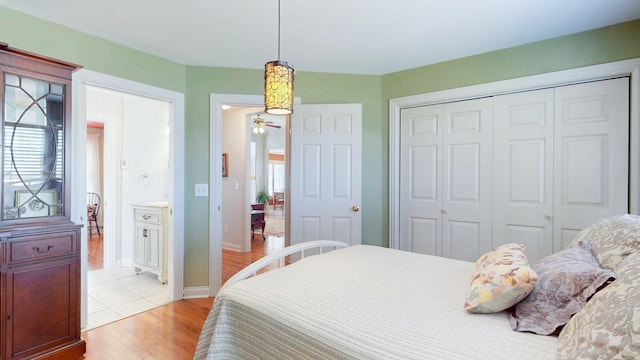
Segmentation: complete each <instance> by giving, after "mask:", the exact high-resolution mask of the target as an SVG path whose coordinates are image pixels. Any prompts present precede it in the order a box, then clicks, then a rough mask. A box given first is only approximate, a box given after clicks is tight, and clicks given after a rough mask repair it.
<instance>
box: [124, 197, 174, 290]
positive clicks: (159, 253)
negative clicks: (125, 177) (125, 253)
mask: <svg viewBox="0 0 640 360" xmlns="http://www.w3.org/2000/svg"><path fill="white" fill-rule="evenodd" d="M168 209H169V207H168V204H167V203H165V202H157V203H147V204H142V205H137V204H136V205H133V216H134V221H135V235H134V248H133V265H134V267H135V270H136V273H138V274H139V273H141V272H142V271H147V272H150V273H153V274H156V275H158V281H160V282H161V283H163V284H166V282H167V270H168V266H167V256H168V254H167V249H168V247H167V243H168V231H167V224H168V219H167V213H168Z"/></svg>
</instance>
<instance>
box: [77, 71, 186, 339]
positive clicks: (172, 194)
mask: <svg viewBox="0 0 640 360" xmlns="http://www.w3.org/2000/svg"><path fill="white" fill-rule="evenodd" d="M73 86H74V90H73V92H74V100H73V106H74V111H73V113H74V121H73V127H74V134H76V136H75V137H74V143H73V144H74V149H76V151H74V157H73V159H72V161H73V165H74V169H75V170H76V171H74V179H73V180H74V183H75V184H77V186H76V187H74V192H73V194H72V200H73V203H74V205H75V206H74V211H75V212H73V211H72V218H73V220H74V221H76V222H79V223H85V224H86V222H85V221H86V219H85V217H86V216H87V210H86V209H87V203H86V201H87V200H86V199H87V195H86V192H87V183H86V182H87V171H86V170H87V138H86V134H87V123H88V122H101V123H103V124H104V143H105V149H104V154H105V158H104V166H103V169H104V170H103V171H104V174H106V175H105V176H104V178H103V191H104V194H102V195H103V196H102V198H103V206H102V210H101V212H102V214H103V218H101V219H100V220H99V221H102V223H99V226H100V230H101V234H102V237H103V241H104V251H103V259H104V266H103V268H104V269H109V270H111V269H117V270H121V269H122V268H125V267H130V268H131V269H133V267H132V265H133V258H134V251H133V237H134V229H133V222H134V219H133V210H132V208H131V205H132V204H134V203H135V204H137V203H147V202H157V201H165V202H166V203H167V204H168V213H169V214H170V215H169V216H168V220H167V223H168V226H169V228H170V229H171V231H170V232H169V233H168V236H166V238H167V240H168V241H167V243H168V251H167V253H168V254H169V256H168V272H169V278H168V281H167V283H168V285H165V287H166V288H167V290H166V291H165V292H164V294H162V296H163V298H164V299H166V300H164V301H163V302H164V303H166V302H172V301H175V300H179V299H181V298H182V296H183V295H182V293H183V290H184V285H183V277H184V275H183V273H184V270H183V254H184V251H183V249H184V244H183V236H182V234H183V232H184V221H183V216H184V215H183V214H184V210H183V207H184V206H183V203H184V188H183V180H182V173H183V172H184V170H183V169H184V164H183V161H181V159H183V156H184V155H183V154H184V150H183V149H184V145H183V144H184V99H183V94H179V93H175V92H172V91H168V90H164V89H159V88H155V87H151V86H147V85H144V84H139V83H135V82H131V81H128V80H124V79H119V78H115V77H111V76H107V75H103V74H98V73H94V72H91V71H88V70H84V69H83V70H81V71H78V72H76V73H74V79H73ZM95 93H97V95H96V94H95ZM94 97H95V98H97V99H98V101H96V103H98V104H100V105H103V106H104V105H106V104H107V103H108V102H109V99H113V98H119V100H118V101H117V102H118V103H120V104H121V105H120V107H119V110H117V111H115V113H114V111H105V110H104V109H100V108H98V109H96V108H95V107H92V104H91V102H92V101H91V99H92V98H94ZM110 97H111V98H110ZM123 104H124V105H123ZM94 105H95V104H94ZM123 109H124V111H123ZM154 109H156V110H154ZM147 113H149V114H150V116H151V117H154V118H155V119H156V122H157V121H160V123H158V124H154V126H153V133H154V134H155V135H158V136H155V137H154V138H153V139H151V140H150V141H147V140H145V139H143V137H142V136H140V133H141V130H140V129H137V130H136V129H132V128H128V127H127V126H126V125H124V126H123V123H124V122H125V121H126V119H127V118H129V120H130V121H129V122H128V124H129V125H132V126H134V127H135V126H138V127H140V126H144V122H143V121H140V119H143V118H145V116H146V115H145V114H147ZM118 119H120V120H118ZM123 119H124V120H123ZM132 119H135V121H134V120H132ZM158 119H161V120H158ZM147 127H148V124H147ZM127 129H128V130H127ZM159 134H162V137H163V138H166V140H165V141H160V142H158V141H157V139H158V138H159V137H160V136H159ZM119 136H120V138H119ZM156 143H158V144H164V145H161V146H162V149H158V148H155V147H154V146H155V145H154V144H156ZM113 144H117V145H113ZM109 146H111V147H109ZM159 146H160V145H159ZM139 148H142V149H144V151H138V150H136V149H139ZM146 150H149V151H152V152H155V153H156V154H158V153H162V154H163V155H162V158H163V159H164V160H162V161H161V164H160V162H158V166H157V167H156V166H155V165H152V164H150V163H149V164H144V165H143V166H142V167H141V166H140V165H139V164H140V163H141V162H143V163H144V162H145V160H144V159H142V160H141V159H140V156H139V155H140V154H144V153H145V152H146ZM123 155H125V156H123ZM136 164H138V165H136ZM160 168H162V169H163V171H164V172H165V173H162V174H161V173H159V170H158V169H160ZM107 179H110V180H107ZM138 188H144V189H145V191H144V192H146V193H147V195H149V193H153V194H152V195H149V196H150V197H149V198H141V197H140V196H139V195H140V194H141V193H142V192H141V191H138V190H139V189H138ZM151 189H155V190H157V191H156V192H154V191H155V190H154V191H151ZM158 189H161V190H158ZM82 208H84V209H85V210H84V213H83V212H82V211H80V209H82ZM75 209H77V210H75ZM92 231H95V228H93V229H92ZM93 238H95V236H94V237H93ZM93 238H92V239H91V241H93ZM88 241H89V239H88V232H87V227H86V226H85V228H83V230H82V244H81V252H82V266H81V268H82V273H83V276H82V290H81V305H82V306H81V313H82V316H81V323H82V327H83V328H85V329H86V328H87V325H88V315H87V314H88V309H89V307H90V306H92V305H91V303H90V301H89V294H88V285H89V283H88V280H87V279H88V277H89V276H87V275H88V268H89V267H88V251H87V249H88ZM120 275H121V274H120ZM120 275H115V276H120ZM132 276H136V275H135V270H134V271H133V275H132ZM139 276H145V277H149V278H152V277H154V276H155V275H153V274H147V273H145V272H142V273H141V274H140V275H139ZM109 277H111V275H109V276H105V278H109ZM156 281H157V280H156ZM158 283H159V282H158ZM138 289H139V290H142V289H141V287H139V288H138ZM145 291H146V290H145ZM106 294H108V295H107V296H111V295H112V294H113V292H109V291H106ZM121 300H122V298H121ZM134 308H135V306H131V307H129V308H128V309H127V310H126V311H122V315H123V316H127V315H131V314H132V313H135V312H139V309H138V310H135V309H134ZM127 311H128V313H127Z"/></svg>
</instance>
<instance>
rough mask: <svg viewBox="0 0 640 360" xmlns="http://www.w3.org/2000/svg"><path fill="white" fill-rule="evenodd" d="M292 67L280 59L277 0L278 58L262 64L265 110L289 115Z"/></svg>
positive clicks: (291, 101) (291, 110)
mask: <svg viewBox="0 0 640 360" xmlns="http://www.w3.org/2000/svg"><path fill="white" fill-rule="evenodd" d="M293 78H294V73H293V67H291V66H289V65H288V64H287V62H286V61H282V60H280V0H278V60H274V61H269V62H268V63H266V64H265V65H264V106H265V110H264V111H265V112H267V113H268V114H273V115H289V114H291V113H292V112H293Z"/></svg>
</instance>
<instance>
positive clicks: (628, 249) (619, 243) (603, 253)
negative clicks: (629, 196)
mask: <svg viewBox="0 0 640 360" xmlns="http://www.w3.org/2000/svg"><path fill="white" fill-rule="evenodd" d="M583 239H589V240H590V241H591V247H592V251H593V254H594V255H595V256H596V258H597V259H598V262H600V265H601V266H602V267H603V268H607V269H611V270H613V271H615V272H616V273H617V272H618V271H617V267H618V264H620V262H621V261H622V260H624V258H625V257H627V256H629V254H632V253H634V252H638V251H640V216H638V215H631V214H626V215H621V216H615V217H610V218H606V219H602V220H600V221H598V222H596V223H595V224H593V225H591V226H589V227H587V228H585V229H584V230H582V231H581V232H579V233H578V235H576V237H575V238H574V239H573V241H572V242H571V243H570V244H569V247H570V246H573V245H575V244H576V243H577V242H578V241H580V240H583Z"/></svg>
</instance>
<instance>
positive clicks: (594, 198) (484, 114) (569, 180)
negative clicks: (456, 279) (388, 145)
mask: <svg viewBox="0 0 640 360" xmlns="http://www.w3.org/2000/svg"><path fill="white" fill-rule="evenodd" d="M628 164H629V81H628V78H618V79H611V80H603V81H597V82H590V83H584V84H576V85H569V86H562V87H556V88H549V89H542V90H534V91H526V92H520V93H513V94H506V95H499V96H493V97H487V98H482V99H473V100H466V101H459V102H453V103H447V104H437V105H428V106H420V107H415V108H405V109H402V110H401V113H400V175H401V176H400V190H399V196H400V197H399V199H400V248H401V249H403V250H408V251H414V252H420V253H427V254H433V255H439V256H445V257H452V258H456V259H461V260H468V261H474V260H475V259H477V257H478V256H479V255H481V254H482V253H484V252H486V251H488V250H490V249H491V248H493V247H495V246H498V245H500V244H503V243H507V242H520V243H524V244H525V245H526V246H527V254H528V256H529V258H530V261H536V260H537V259H539V258H541V257H544V256H546V255H548V254H550V253H552V252H554V251H558V250H560V249H562V248H564V247H565V246H566V244H567V243H568V242H569V241H571V239H572V238H573V236H575V234H576V233H577V232H579V231H580V230H581V229H583V228H584V227H586V226H588V225H589V224H591V223H592V222H594V221H596V220H597V219H600V218H602V217H606V216H613V215H618V214H622V213H626V212H627V211H628V179H629V174H628V166H629V165H628Z"/></svg>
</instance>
